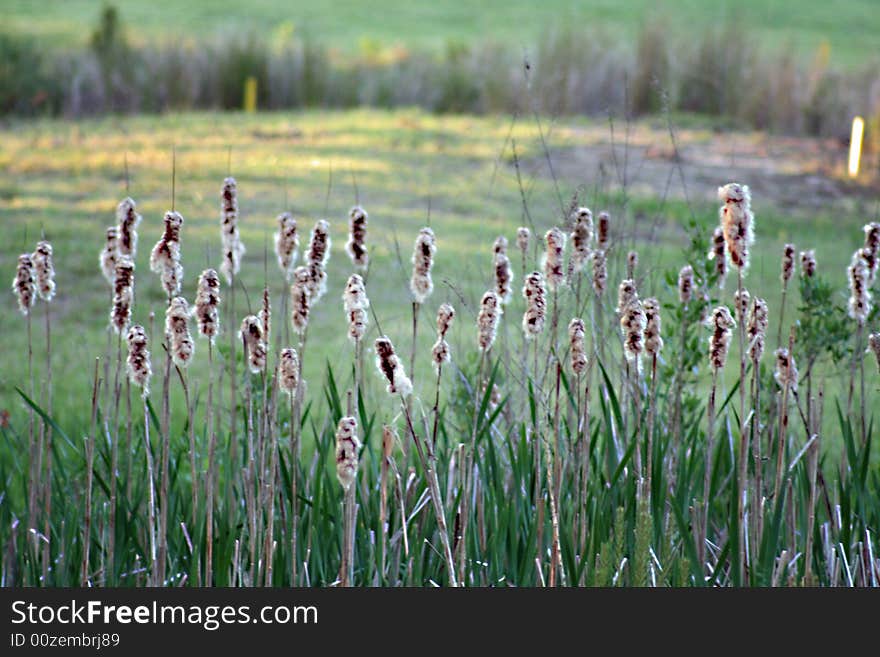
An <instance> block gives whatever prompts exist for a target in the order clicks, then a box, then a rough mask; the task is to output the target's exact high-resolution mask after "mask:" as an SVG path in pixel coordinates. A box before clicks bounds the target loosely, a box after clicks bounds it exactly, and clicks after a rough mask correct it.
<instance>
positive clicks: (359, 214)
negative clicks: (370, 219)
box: [345, 205, 369, 269]
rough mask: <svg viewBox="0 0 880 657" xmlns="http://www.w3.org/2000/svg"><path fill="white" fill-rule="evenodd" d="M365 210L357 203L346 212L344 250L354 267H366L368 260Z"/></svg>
mask: <svg viewBox="0 0 880 657" xmlns="http://www.w3.org/2000/svg"><path fill="white" fill-rule="evenodd" d="M366 240H367V211H366V210H364V209H363V208H362V207H360V206H359V205H356V206H354V207H353V208H352V209H351V211H350V212H349V213H348V242H347V243H346V244H345V250H346V251H347V252H348V255H349V257H350V258H351V262H352V264H353V265H354V266H355V267H360V268H361V269H366V268H367V264H368V262H369V255H368V254H367V245H366Z"/></svg>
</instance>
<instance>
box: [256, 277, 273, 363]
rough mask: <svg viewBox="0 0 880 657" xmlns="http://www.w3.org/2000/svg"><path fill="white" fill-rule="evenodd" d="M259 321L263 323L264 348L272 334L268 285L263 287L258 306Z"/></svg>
mask: <svg viewBox="0 0 880 657" xmlns="http://www.w3.org/2000/svg"><path fill="white" fill-rule="evenodd" d="M259 317H260V323H261V324H262V325H263V342H265V343H266V350H267V351H268V349H269V344H271V342H272V340H271V336H272V299H271V298H270V294H269V286H268V285H267V286H266V287H264V288H263V305H262V306H261V307H260V314H259Z"/></svg>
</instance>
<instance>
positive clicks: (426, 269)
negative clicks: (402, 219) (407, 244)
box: [409, 227, 437, 303]
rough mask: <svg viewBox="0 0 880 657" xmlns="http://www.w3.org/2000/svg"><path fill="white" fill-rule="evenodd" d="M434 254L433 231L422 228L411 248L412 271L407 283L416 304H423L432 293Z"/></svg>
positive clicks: (435, 245)
mask: <svg viewBox="0 0 880 657" xmlns="http://www.w3.org/2000/svg"><path fill="white" fill-rule="evenodd" d="M435 253H437V244H436V240H435V239H434V231H433V230H431V229H430V228H427V227H425V228H422V229H421V230H420V231H419V234H418V236H417V237H416V242H415V246H414V247H413V255H412V265H413V271H412V278H411V279H410V282H409V289H410V292H412V296H413V299H414V300H415V302H416V303H425V300H426V299H427V298H428V297H429V296H430V295H431V292H433V291H434V282H433V280H432V279H431V269H432V268H433V267H434V254H435Z"/></svg>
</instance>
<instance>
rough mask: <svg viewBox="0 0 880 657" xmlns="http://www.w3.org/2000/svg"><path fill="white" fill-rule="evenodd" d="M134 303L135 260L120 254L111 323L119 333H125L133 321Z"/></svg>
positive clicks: (114, 286)
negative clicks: (132, 310) (132, 309)
mask: <svg viewBox="0 0 880 657" xmlns="http://www.w3.org/2000/svg"><path fill="white" fill-rule="evenodd" d="M133 303H134V261H133V260H132V259H131V258H127V257H125V256H119V259H118V260H117V262H116V274H115V276H114V277H113V309H112V310H111V311H110V324H111V326H112V327H113V329H114V330H115V331H116V332H117V333H120V334H122V333H125V331H126V329H128V324H129V322H130V321H131V306H132V304H133Z"/></svg>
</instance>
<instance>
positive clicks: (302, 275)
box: [290, 267, 312, 335]
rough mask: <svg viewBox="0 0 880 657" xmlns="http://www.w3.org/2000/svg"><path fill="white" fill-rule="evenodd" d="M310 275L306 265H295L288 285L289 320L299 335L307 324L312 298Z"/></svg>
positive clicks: (303, 331)
mask: <svg viewBox="0 0 880 657" xmlns="http://www.w3.org/2000/svg"><path fill="white" fill-rule="evenodd" d="M311 280H312V277H311V275H309V268H308V267H297V268H296V269H295V270H294V272H293V283H292V284H291V286H290V322H291V324H293V330H294V331H296V332H297V333H298V334H299V335H302V334H303V333H305V331H306V328H307V327H308V325H309V311H310V309H311V306H312V300H311V296H310V293H309V288H310V284H311Z"/></svg>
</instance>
